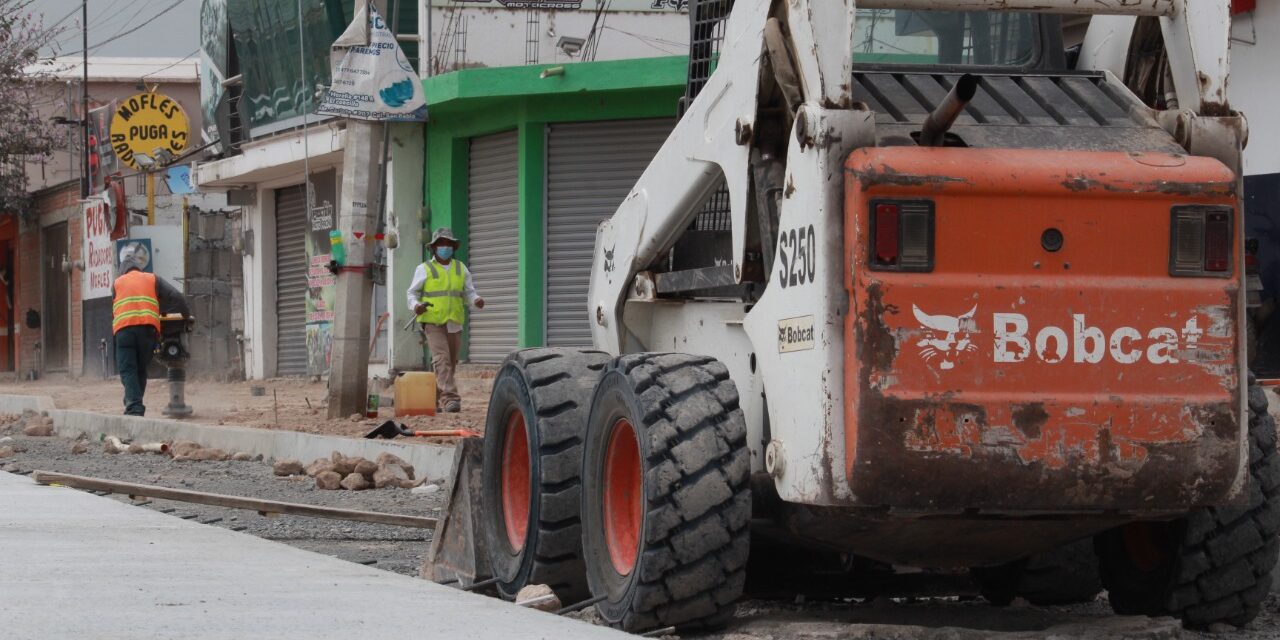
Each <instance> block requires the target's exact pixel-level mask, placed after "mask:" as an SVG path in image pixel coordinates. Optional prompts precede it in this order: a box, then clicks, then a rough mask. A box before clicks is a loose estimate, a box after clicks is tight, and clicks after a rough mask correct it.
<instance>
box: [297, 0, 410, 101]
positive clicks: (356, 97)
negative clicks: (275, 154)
mask: <svg viewBox="0 0 1280 640" xmlns="http://www.w3.org/2000/svg"><path fill="white" fill-rule="evenodd" d="M362 8H367V9H368V11H369V14H368V15H367V16H366V15H365V14H364V12H363V11H360V12H358V13H356V17H355V20H353V21H352V23H351V26H350V27H348V29H347V33H344V34H343V35H342V37H340V38H339V39H338V42H335V43H334V48H333V80H332V83H331V84H330V85H329V89H328V90H327V91H325V94H324V97H323V98H322V99H321V100H320V106H319V107H317V108H316V113H318V114H320V115H326V116H340V117H344V118H355V119H357V120H373V121H376V122H424V121H425V120H426V119H427V100H426V96H425V94H423V92H422V83H421V82H419V81H418V72H416V71H414V70H413V65H411V64H409V59H408V58H406V57H405V55H404V50H403V49H401V48H400V44H399V43H398V42H396V36H395V34H393V33H391V30H390V29H388V28H387V24H386V22H384V21H383V20H382V16H380V15H378V10H377V9H375V8H374V7H372V6H370V5H365V7H362ZM366 30H367V31H368V40H367V41H368V44H367V45H365V44H361V41H362V37H363V33H364V32H365V31H366ZM348 42H352V43H353V45H354V46H342V47H339V46H338V44H339V43H344V44H345V43H348Z"/></svg>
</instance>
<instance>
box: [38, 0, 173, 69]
mask: <svg viewBox="0 0 1280 640" xmlns="http://www.w3.org/2000/svg"><path fill="white" fill-rule="evenodd" d="M186 1H187V0H175V2H174V3H173V4H171V5H169V6H167V7H165V8H164V9H163V10H161V11H160V12H159V13H157V14H155V15H153V16H151V17H150V18H147V20H146V21H145V22H143V23H142V24H140V25H138V26H136V27H134V28H132V29H129V30H128V31H125V32H124V33H117V34H116V35H113V36H111V37H110V38H107V39H106V40H103V41H102V42H99V43H97V44H95V45H92V46H90V47H89V52H90V53H92V52H93V51H94V50H96V49H100V48H102V47H103V46H105V45H108V44H111V43H112V42H115V41H116V40H119V39H120V38H123V37H125V36H127V35H129V34H131V33H133V32H135V31H137V30H138V29H141V28H143V27H145V26H147V25H149V24H151V23H152V22H154V21H155V20H156V19H157V18H159V17H160V16H162V15H164V14H166V13H169V12H170V11H172V10H174V9H175V8H177V6H178V5H180V4H182V3H183V2H186ZM130 20H132V18H130ZM83 51H84V50H83V49H82V50H80V51H71V52H69V53H64V54H62V55H64V56H72V55H75V54H77V53H82V52H83Z"/></svg>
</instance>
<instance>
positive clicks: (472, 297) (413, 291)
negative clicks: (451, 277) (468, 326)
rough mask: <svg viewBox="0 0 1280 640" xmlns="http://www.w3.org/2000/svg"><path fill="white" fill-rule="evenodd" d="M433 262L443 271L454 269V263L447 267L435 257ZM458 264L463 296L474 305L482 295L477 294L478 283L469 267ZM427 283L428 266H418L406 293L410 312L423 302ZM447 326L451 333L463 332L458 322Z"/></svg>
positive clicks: (424, 264)
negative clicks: (423, 292)
mask: <svg viewBox="0 0 1280 640" xmlns="http://www.w3.org/2000/svg"><path fill="white" fill-rule="evenodd" d="M431 261H432V262H434V263H436V265H438V266H439V268H441V269H448V268H452V267H453V264H452V261H450V263H451V264H449V266H447V267H446V266H445V265H443V264H441V263H440V261H439V260H437V259H436V258H434V257H433V258H431ZM458 264H459V265H460V266H461V267H462V277H463V285H462V296H463V298H465V299H466V301H467V304H468V305H474V304H475V303H476V300H479V299H480V294H479V293H476V282H475V280H474V279H473V278H472V277H471V270H470V269H468V268H467V265H465V264H463V263H462V262H458ZM426 283H427V265H426V263H425V262H424V263H422V264H420V265H418V268H417V269H415V270H414V272H413V282H412V283H410V284H409V290H408V291H406V292H405V300H406V301H407V302H408V303H409V311H414V310H415V308H416V307H417V306H418V304H419V303H421V302H422V285H424V284H426ZM447 326H448V328H449V333H458V332H459V331H462V325H460V324H458V323H456V322H449V323H448V325H447Z"/></svg>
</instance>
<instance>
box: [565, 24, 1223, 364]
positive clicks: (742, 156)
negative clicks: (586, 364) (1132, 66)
mask: <svg viewBox="0 0 1280 640" xmlns="http://www.w3.org/2000/svg"><path fill="white" fill-rule="evenodd" d="M858 8H873V9H911V10H949V11H984V10H985V11H1022V12H1039V13H1054V14H1086V15H1102V14H1112V15H1145V16H1160V18H1161V23H1162V30H1163V32H1164V36H1165V41H1166V43H1167V46H1168V48H1169V60H1170V66H1171V69H1172V72H1173V78H1174V84H1175V86H1176V88H1177V93H1178V97H1179V102H1180V104H1182V105H1183V106H1184V110H1185V111H1187V112H1189V113H1190V114H1193V115H1197V116H1209V117H1214V116H1227V115H1230V109H1229V107H1228V105H1227V101H1226V78H1227V69H1228V66H1229V50H1228V38H1229V31H1230V16H1229V6H1228V4H1227V3H1224V2H1215V1H1213V0H1119V1H1117V2H1110V1H1107V0H1089V1H1086V2H1077V1H1075V0H869V1H867V2H861V3H855V2H853V1H851V0H846V1H845V2H831V1H819V0H792V1H789V2H781V1H780V0H738V2H737V3H736V5H735V7H734V9H733V11H732V14H731V15H730V17H729V18H728V21H727V25H726V32H725V41H724V44H725V46H724V51H723V54H722V56H721V57H720V60H719V64H718V66H717V70H716V72H715V73H714V74H712V76H711V78H710V79H709V80H708V81H707V83H706V85H705V87H704V88H703V89H702V91H701V92H700V93H699V95H698V97H697V99H695V100H694V101H693V103H692V104H691V105H689V108H688V110H687V111H686V112H685V114H684V116H683V117H682V118H681V120H680V122H679V123H678V124H677V126H676V128H675V130H674V131H673V133H672V135H671V136H670V137H669V138H668V139H667V141H666V143H665V144H664V145H663V146H662V148H661V150H659V152H658V154H657V155H656V156H655V157H654V159H653V161H652V162H651V163H650V165H649V167H648V168H647V169H646V170H645V172H644V174H643V175H642V176H641V178H640V180H639V181H638V182H637V184H636V186H635V187H634V188H633V189H632V191H631V193H630V194H629V195H628V196H627V198H626V200H625V201H624V202H623V204H622V205H621V206H620V207H619V208H618V210H617V212H616V213H615V214H614V216H613V217H612V218H611V219H610V220H607V221H605V222H604V223H602V224H601V226H600V228H599V229H598V231H597V234H596V249H595V264H594V268H593V270H592V275H591V287H590V292H589V294H588V304H589V314H590V323H591V327H592V333H593V338H594V341H595V345H596V346H597V348H600V349H603V350H606V351H608V352H610V353H614V354H618V353H622V352H624V351H628V350H632V347H642V346H643V345H640V344H636V343H633V344H631V346H630V347H629V346H628V342H627V338H628V332H627V330H626V327H625V326H624V323H623V322H622V311H623V306H624V303H625V301H626V299H627V297H628V295H631V294H632V293H633V287H634V288H635V290H636V291H635V292H636V293H640V294H642V291H641V290H643V289H645V287H644V286H642V285H643V284H644V283H640V282H636V277H637V273H639V272H641V271H643V270H646V269H648V268H650V267H651V265H653V264H655V263H656V262H658V261H659V260H660V259H661V258H662V256H663V255H664V252H666V251H667V250H668V249H669V248H670V247H671V246H672V245H673V244H674V243H675V242H676V240H677V239H678V238H679V236H680V234H681V233H682V232H683V231H684V230H685V229H686V228H687V227H688V225H689V223H690V222H691V221H692V219H693V218H694V216H695V215H696V214H697V210H698V206H699V205H700V204H701V203H702V202H704V201H705V200H706V198H707V197H708V196H709V195H710V194H711V193H712V192H713V191H714V190H715V189H716V188H718V187H719V186H720V185H721V180H722V179H723V184H724V185H725V186H726V187H727V190H728V194H729V202H730V207H731V217H730V219H731V223H732V271H733V279H734V281H735V282H737V283H741V282H743V281H744V280H747V279H748V277H747V274H748V273H751V272H752V270H750V269H748V265H747V264H746V263H747V261H748V245H749V242H750V241H751V240H752V239H753V238H754V239H755V241H756V242H760V240H759V239H760V238H766V239H765V240H764V242H763V243H762V244H763V245H764V246H762V247H761V253H763V254H764V262H765V263H766V264H767V263H768V262H769V259H770V256H771V255H772V247H771V246H770V245H771V244H772V240H773V238H771V237H767V236H768V235H769V225H768V224H767V215H768V214H767V213H766V217H762V220H761V221H760V222H759V224H758V225H757V223H756V222H753V221H750V220H749V219H748V217H749V215H750V212H752V211H754V210H764V211H766V212H768V210H769V207H770V206H771V205H770V202H771V200H772V202H775V203H776V202H777V200H776V196H778V195H780V192H781V191H782V184H781V183H779V182H778V180H786V181H787V183H788V184H787V189H786V190H787V191H792V190H793V184H792V181H793V179H794V177H795V175H796V174H797V173H798V172H803V171H826V172H827V173H828V174H830V173H832V172H834V174H835V175H834V176H833V175H827V176H826V177H825V181H826V182H831V183H832V185H833V186H834V185H835V182H832V180H834V181H836V182H838V181H839V171H838V170H837V169H838V168H839V167H840V165H841V162H842V161H843V157H842V156H843V154H847V153H848V152H849V151H850V150H852V149H853V148H856V147H857V146H862V145H865V144H868V141H869V140H871V139H872V138H870V137H869V136H870V135H872V133H873V131H872V130H873V127H874V123H873V121H872V120H871V119H870V117H869V114H870V112H868V111H865V110H862V109H859V108H858V107H860V106H861V105H858V104H856V103H855V97H854V96H853V94H852V82H851V78H852V75H853V52H852V40H853V34H854V20H855V15H856V11H857V9H858ZM779 96H780V97H779ZM771 101H772V104H773V105H775V108H768V107H769V105H770V102H771ZM779 101H780V102H781V105H782V106H783V109H781V110H779V109H777V108H776V105H777V103H778V102H779ZM778 134H781V135H778ZM789 136H794V137H795V138H796V139H797V140H799V141H800V147H801V148H802V149H811V150H815V151H817V153H812V154H809V155H810V156H812V157H810V158H808V159H800V158H790V159H788V158H787V157H785V155H786V153H787V148H788V144H787V142H788V137H789ZM753 157H754V162H753ZM802 164H807V165H809V166H807V167H802V166H801V165H802ZM1228 164H1229V166H1230V165H1231V164H1233V163H1228ZM753 174H754V175H753ZM753 184H754V185H755V186H754V187H753ZM815 186H816V185H815ZM753 188H754V190H755V191H757V192H759V193H753ZM753 228H755V229H759V230H760V231H758V232H757V231H755V230H754V229H753ZM649 284H650V285H651V284H652V283H649ZM651 288H652V287H651V286H650V287H649V289H650V292H649V293H650V294H651V293H652V291H651Z"/></svg>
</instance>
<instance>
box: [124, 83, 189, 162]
mask: <svg viewBox="0 0 1280 640" xmlns="http://www.w3.org/2000/svg"><path fill="white" fill-rule="evenodd" d="M190 139H191V125H190V123H188V121H187V114H186V112H185V111H183V110H182V105H180V104H178V101H177V100H174V99H173V98H170V97H168V96H166V95H164V94H159V93H139V94H137V95H135V96H132V97H130V98H128V99H126V100H121V101H120V103H119V104H118V105H117V107H116V113H115V116H114V117H113V118H112V119H111V149H112V150H113V151H115V154H116V156H117V157H118V158H120V161H121V162H123V163H124V164H126V165H128V166H130V167H132V168H134V169H143V168H145V167H143V166H142V165H140V164H138V157H137V156H138V154H140V153H145V154H146V155H147V156H149V157H151V158H153V159H154V158H155V157H156V154H157V152H158V151H159V150H161V149H163V150H166V151H168V152H169V153H172V154H173V155H175V156H176V155H180V154H181V153H182V151H183V150H185V149H186V148H187V143H188V142H189V141H190Z"/></svg>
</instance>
